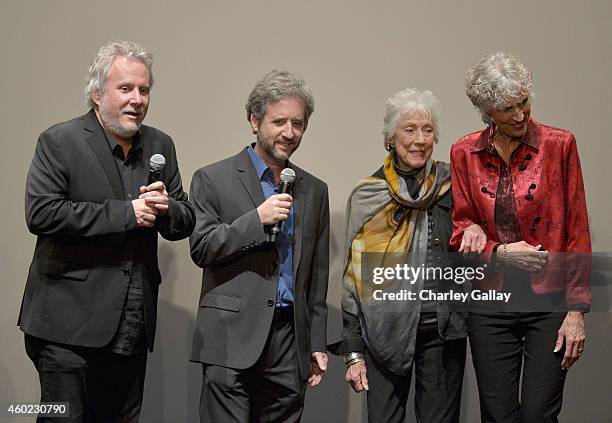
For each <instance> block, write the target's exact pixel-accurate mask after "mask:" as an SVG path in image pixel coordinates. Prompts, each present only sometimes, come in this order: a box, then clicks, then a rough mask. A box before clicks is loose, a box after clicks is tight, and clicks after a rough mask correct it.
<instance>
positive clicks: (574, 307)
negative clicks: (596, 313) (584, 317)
mask: <svg viewBox="0 0 612 423" xmlns="http://www.w3.org/2000/svg"><path fill="white" fill-rule="evenodd" d="M567 310H568V311H581V312H583V313H588V312H589V311H591V305H590V304H583V303H577V304H569V305H568V306H567Z"/></svg>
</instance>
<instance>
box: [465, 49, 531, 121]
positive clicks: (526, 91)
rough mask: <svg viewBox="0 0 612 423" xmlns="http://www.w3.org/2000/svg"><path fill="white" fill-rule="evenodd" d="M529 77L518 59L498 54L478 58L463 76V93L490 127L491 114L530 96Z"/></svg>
mask: <svg viewBox="0 0 612 423" xmlns="http://www.w3.org/2000/svg"><path fill="white" fill-rule="evenodd" d="M532 81H533V75H532V74H531V72H529V71H528V70H527V68H526V67H525V65H523V64H522V63H521V62H520V61H519V59H517V58H516V57H515V56H513V55H512V54H510V53H506V52H504V51H498V52H495V53H493V54H488V55H486V56H483V57H481V58H480V59H479V60H478V61H477V62H476V64H474V65H473V66H472V67H470V68H469V69H468V71H467V73H466V76H465V93H466V94H467V96H468V97H469V99H470V101H471V102H472V104H473V105H474V107H476V109H478V111H479V112H480V115H481V117H482V120H483V122H484V123H486V124H487V125H490V124H491V122H492V121H491V117H490V116H489V115H490V113H491V112H492V111H499V110H502V109H504V108H505V107H506V105H507V104H508V103H509V102H511V101H513V100H515V99H517V98H519V97H520V96H522V95H528V96H531V84H532Z"/></svg>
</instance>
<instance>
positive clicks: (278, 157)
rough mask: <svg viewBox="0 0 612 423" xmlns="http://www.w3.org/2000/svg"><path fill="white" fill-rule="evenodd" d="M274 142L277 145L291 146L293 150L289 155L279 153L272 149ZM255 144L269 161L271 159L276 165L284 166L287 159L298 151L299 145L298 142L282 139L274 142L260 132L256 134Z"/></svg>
mask: <svg viewBox="0 0 612 423" xmlns="http://www.w3.org/2000/svg"><path fill="white" fill-rule="evenodd" d="M275 141H276V142H277V143H279V142H280V143H284V144H293V145H294V149H293V151H291V152H290V153H285V152H284V151H280V150H278V149H275V148H274V143H275ZM257 144H258V145H259V146H260V148H261V149H262V151H263V152H264V153H265V154H266V155H267V156H268V157H269V158H271V159H273V160H274V161H275V162H276V163H277V164H278V165H284V164H285V162H286V161H287V160H289V157H290V156H291V155H292V154H293V153H294V152H295V150H297V149H298V147H299V145H300V143H299V141H297V142H296V141H288V140H286V139H285V138H284V137H281V139H280V140H274V139H272V138H269V137H266V136H264V135H263V134H262V133H261V131H258V132H257Z"/></svg>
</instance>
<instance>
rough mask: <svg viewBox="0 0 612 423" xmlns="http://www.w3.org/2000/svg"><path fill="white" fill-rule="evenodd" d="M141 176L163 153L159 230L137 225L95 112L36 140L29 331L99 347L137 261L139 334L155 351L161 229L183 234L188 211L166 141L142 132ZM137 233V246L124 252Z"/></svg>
mask: <svg viewBox="0 0 612 423" xmlns="http://www.w3.org/2000/svg"><path fill="white" fill-rule="evenodd" d="M140 137H141V145H142V148H143V152H142V160H141V164H140V165H139V168H138V171H137V172H138V176H137V177H138V178H139V179H140V180H141V182H142V183H141V184H142V185H146V184H147V178H148V169H149V158H150V157H151V156H152V155H153V154H156V153H160V154H162V155H163V156H164V157H165V158H166V168H165V171H164V174H163V178H162V179H163V181H164V183H165V185H166V189H167V191H168V194H169V197H170V198H171V199H170V202H169V203H170V204H169V210H168V213H167V214H166V215H165V216H163V217H159V218H158V220H157V224H156V228H151V229H144V228H139V227H137V226H136V218H135V215H134V209H133V207H132V203H131V200H127V199H126V198H125V193H124V189H123V185H122V182H121V176H120V174H119V170H118V168H117V164H116V161H115V158H114V157H113V155H112V152H111V149H110V146H109V143H108V141H107V140H106V138H105V135H104V132H103V130H102V127H101V126H100V124H99V122H98V120H97V118H96V115H95V113H94V111H93V110H90V111H89V113H87V114H85V115H83V116H81V117H78V118H76V119H73V120H70V121H68V122H64V123H60V124H57V125H54V126H52V127H51V128H49V129H47V130H46V131H45V132H43V133H42V134H41V135H40V137H39V139H38V143H37V145H36V151H35V153H34V159H33V160H32V164H31V165H30V170H29V172H28V177H27V182H26V201H25V211H26V221H27V224H28V228H29V229H30V231H31V232H32V233H33V234H35V235H37V236H38V237H37V240H36V248H35V251H34V258H33V260H32V264H31V265H30V270H29V273H28V280H27V283H26V288H25V293H24V296H23V301H22V305H21V312H20V315H19V321H18V324H19V325H20V327H21V329H22V330H23V331H24V332H25V333H27V334H30V335H33V336H36V337H39V338H43V339H47V340H50V341H55V342H61V343H65V344H70V345H78V346H86V347H102V346H105V345H107V344H108V343H109V342H110V341H111V340H112V338H113V336H114V335H115V333H116V330H117V327H118V324H119V320H120V318H121V313H122V310H123V306H124V303H125V299H126V296H127V289H128V283H129V280H130V273H131V268H132V266H133V264H134V262H136V261H138V262H140V263H143V265H144V268H145V272H144V273H145V274H144V281H143V285H144V286H143V303H144V316H145V332H146V337H147V342H148V346H149V349H151V350H152V348H153V339H154V335H155V323H156V314H157V292H158V285H159V283H160V282H161V276H160V273H159V269H158V266H157V233H158V232H159V233H160V234H161V235H162V236H163V237H164V238H166V239H168V240H178V239H182V238H186V237H187V236H189V235H190V234H191V232H192V230H193V226H194V213H193V208H192V207H191V205H190V204H189V203H188V201H187V194H186V193H185V192H184V191H183V187H182V185H181V176H180V173H179V170H178V163H177V160H176V152H175V149H174V144H173V142H172V139H171V138H170V137H169V136H167V135H166V134H164V133H163V132H161V131H158V130H157V129H155V128H151V127H148V126H144V125H143V126H142V127H141V128H140ZM130 237H131V238H139V239H140V240H141V241H144V242H139V245H144V246H145V247H144V248H143V249H142V250H140V249H139V250H136V251H134V252H133V254H132V252H131V251H129V248H126V246H127V244H128V240H129V238H130Z"/></svg>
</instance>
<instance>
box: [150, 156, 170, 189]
mask: <svg viewBox="0 0 612 423" xmlns="http://www.w3.org/2000/svg"><path fill="white" fill-rule="evenodd" d="M165 167H166V158H165V157H164V156H162V155H161V154H153V155H152V156H151V158H150V159H149V181H148V182H147V185H151V184H152V183H153V182H157V181H159V180H161V173H162V172H163V170H164V168H165Z"/></svg>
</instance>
